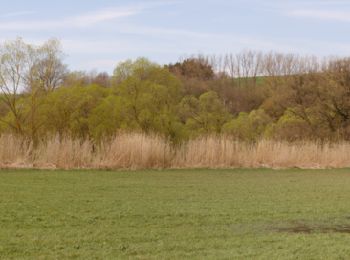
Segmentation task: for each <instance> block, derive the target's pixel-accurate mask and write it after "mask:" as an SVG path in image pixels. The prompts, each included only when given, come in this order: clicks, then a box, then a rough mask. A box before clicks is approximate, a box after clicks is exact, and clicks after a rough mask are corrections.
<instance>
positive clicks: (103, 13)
mask: <svg viewBox="0 0 350 260" xmlns="http://www.w3.org/2000/svg"><path fill="white" fill-rule="evenodd" d="M141 10H142V9H141V8H140V7H138V6H135V7H130V8H108V9H102V10H98V11H95V12H90V13H84V14H80V15H76V16H72V17H66V18H62V19H52V20H17V21H8V22H1V23H0V30H2V31H11V30H18V31H39V30H46V29H65V28H84V27H89V26H92V25H95V24H98V23H102V22H107V21H111V20H115V19H119V18H123V17H129V16H133V15H136V14H138V13H140V12H141ZM12 16H15V15H14V14H13V15H12ZM7 17H10V16H9V14H8V15H7Z"/></svg>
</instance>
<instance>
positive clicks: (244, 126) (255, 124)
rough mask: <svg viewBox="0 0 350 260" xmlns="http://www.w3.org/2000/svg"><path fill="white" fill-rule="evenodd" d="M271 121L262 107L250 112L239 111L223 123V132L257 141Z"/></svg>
mask: <svg viewBox="0 0 350 260" xmlns="http://www.w3.org/2000/svg"><path fill="white" fill-rule="evenodd" d="M271 122H272V119H271V118H270V117H269V115H267V114H266V113H265V111H264V110H262V109H259V110H253V111H251V112H250V113H245V112H241V113H239V115H238V117H236V118H234V119H232V120H231V121H229V122H228V123H226V124H225V125H224V132H225V133H227V134H230V135H232V136H234V137H236V138H237V139H242V140H247V141H257V140H258V139H261V138H263V137H265V136H266V135H265V132H266V130H267V127H268V126H269V124H271Z"/></svg>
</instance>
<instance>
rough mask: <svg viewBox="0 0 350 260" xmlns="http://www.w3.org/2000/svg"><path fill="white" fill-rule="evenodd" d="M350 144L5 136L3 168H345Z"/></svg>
mask: <svg viewBox="0 0 350 260" xmlns="http://www.w3.org/2000/svg"><path fill="white" fill-rule="evenodd" d="M348 151H350V143H347V142H338V143H320V142H312V141H305V142H298V143H288V142H283V141H272V140H261V141H259V142H257V143H254V144H251V143H246V142H241V141H237V140H233V139H232V138H230V137H227V136H207V137H201V138H196V139H193V140H190V141H188V142H186V143H183V144H181V145H176V146H174V145H172V144H171V143H170V142H169V141H167V140H166V139H164V138H162V137H160V136H156V135H146V134H140V133H121V134H118V135H116V136H115V137H114V138H112V139H111V140H108V141H104V142H101V144H99V145H96V144H93V142H91V141H88V140H85V141H81V140H74V139H72V138H63V139H59V138H57V137H53V138H49V139H48V140H45V141H41V142H39V144H38V145H37V146H36V147H35V148H33V145H32V144H31V142H28V141H26V140H25V139H23V138H19V137H16V136H13V135H2V136H1V137H0V167H1V168H43V169H44V168H53V169H57V168H58V169H84V168H85V169H90V168H91V169H163V168H262V167H266V168H294V167H297V168H310V169H311V168H343V167H349V166H350V153H349V152H348Z"/></svg>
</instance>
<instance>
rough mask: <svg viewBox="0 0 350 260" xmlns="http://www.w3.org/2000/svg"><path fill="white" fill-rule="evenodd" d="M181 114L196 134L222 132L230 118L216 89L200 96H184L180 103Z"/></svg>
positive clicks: (187, 125)
mask: <svg viewBox="0 0 350 260" xmlns="http://www.w3.org/2000/svg"><path fill="white" fill-rule="evenodd" d="M180 114H181V116H182V118H183V120H184V121H185V122H186V127H187V129H188V130H189V131H191V132H192V133H194V134H209V133H221V130H222V127H223V125H224V124H225V123H226V122H227V121H228V120H229V119H230V114H229V113H228V112H227V111H226V109H225V106H224V105H223V104H222V102H221V100H220V99H219V97H218V95H217V93H216V92H214V91H209V92H206V93H204V94H202V95H201V96H200V97H199V98H195V97H193V96H186V97H184V98H183V99H182V101H181V103H180Z"/></svg>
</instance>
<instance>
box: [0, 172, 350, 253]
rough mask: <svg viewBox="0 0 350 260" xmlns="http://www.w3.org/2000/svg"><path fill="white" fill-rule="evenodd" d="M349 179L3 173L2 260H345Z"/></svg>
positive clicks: (335, 175) (327, 175) (343, 175)
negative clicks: (205, 259)
mask: <svg viewBox="0 0 350 260" xmlns="http://www.w3.org/2000/svg"><path fill="white" fill-rule="evenodd" d="M349 244H350V170H349V169H340V170H298V169H291V170H268V169H261V170H259V169H258V170H241V169H237V170H164V171H134V172H133V171H37V170H2V171H1V172H0V258H1V259H124V258H125V259H134V258H136V259H184V258H188V259H203V258H207V259H296V258H298V259H345V258H347V257H348V256H349V255H350V247H349Z"/></svg>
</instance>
